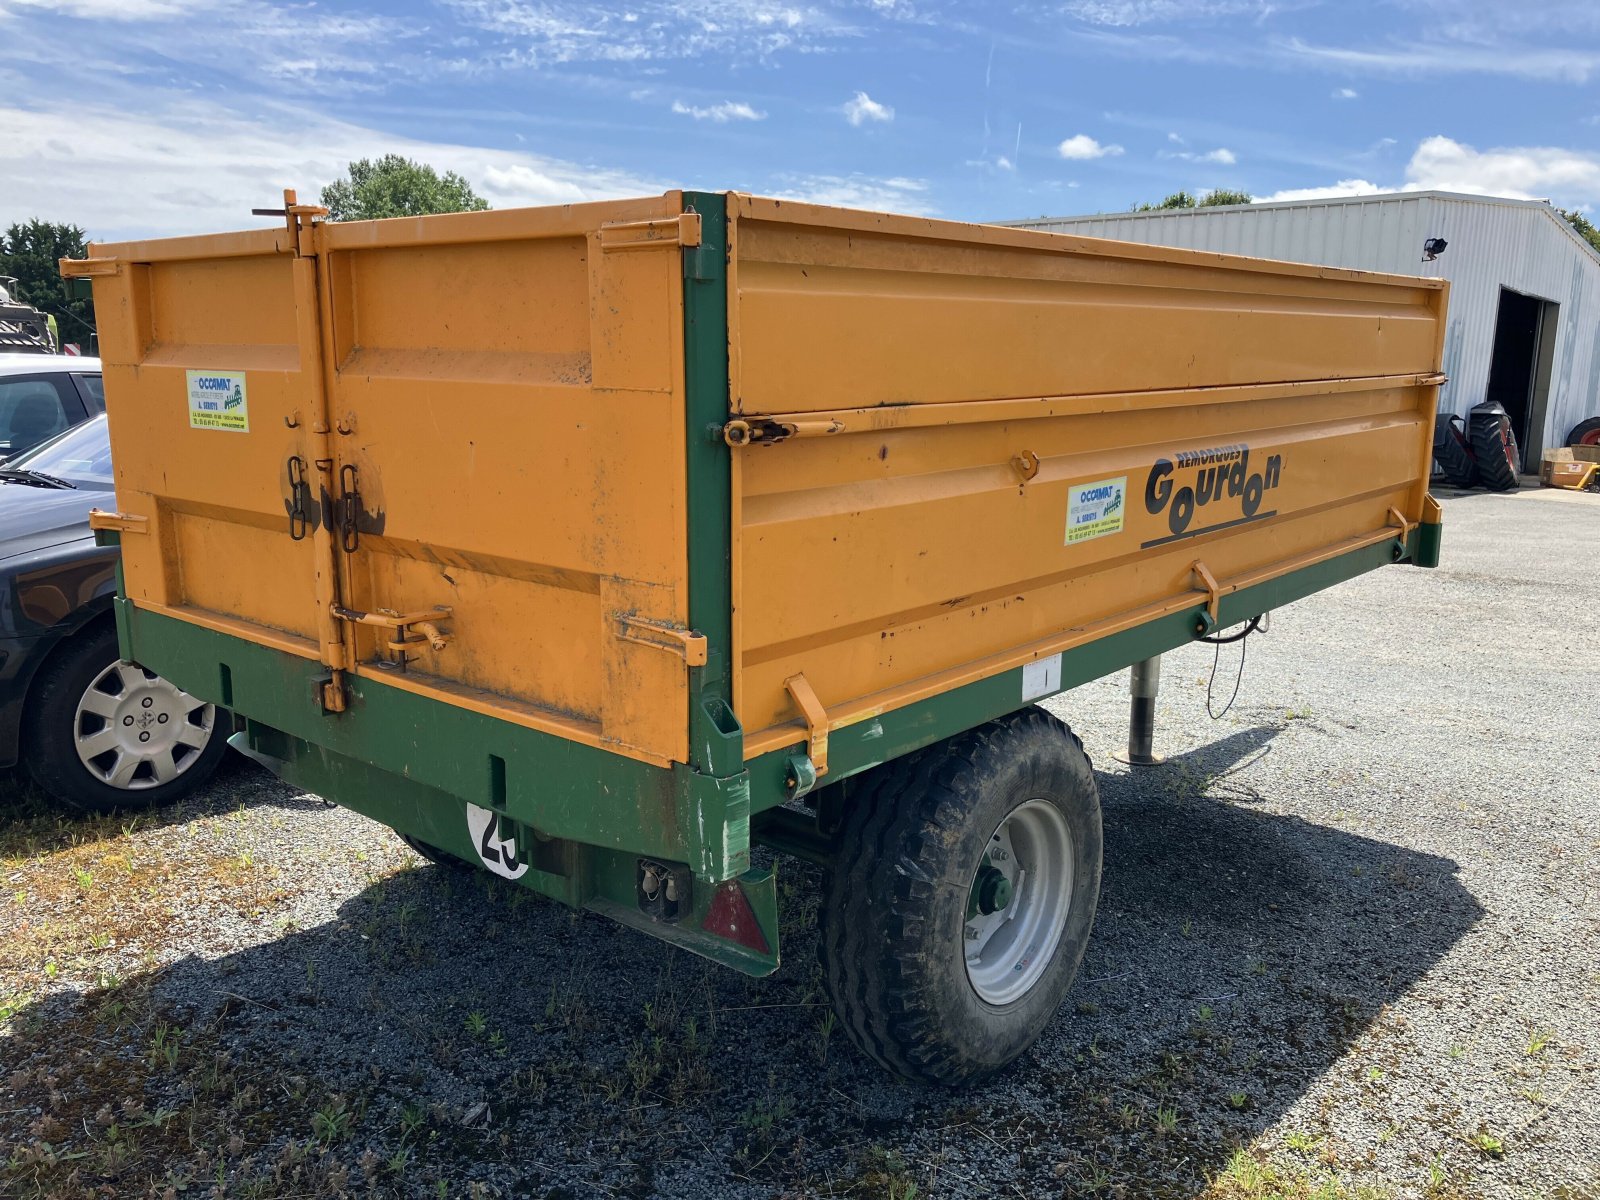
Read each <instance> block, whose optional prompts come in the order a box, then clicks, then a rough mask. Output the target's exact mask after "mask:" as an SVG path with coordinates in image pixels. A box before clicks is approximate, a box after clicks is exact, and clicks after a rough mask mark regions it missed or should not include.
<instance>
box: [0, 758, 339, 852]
mask: <svg viewBox="0 0 1600 1200" xmlns="http://www.w3.org/2000/svg"><path fill="white" fill-rule="evenodd" d="M264 804H271V805H275V806H277V807H279V808H283V809H287V810H289V811H291V812H293V811H296V810H308V809H317V808H321V807H323V802H322V801H321V800H320V799H318V798H317V797H315V796H307V795H306V794H305V793H304V792H301V791H298V790H296V789H294V788H291V787H289V786H288V785H287V784H285V783H283V782H281V781H280V780H278V779H277V778H275V777H274V776H273V775H272V773H271V772H269V771H267V770H265V769H264V768H262V767H260V766H258V765H256V764H255V763H253V762H251V761H250V760H249V759H248V758H245V757H244V756H243V755H242V754H235V753H233V752H232V751H229V752H228V753H227V754H225V755H223V757H222V761H221V762H220V763H219V764H218V765H217V772H216V774H215V775H213V776H212V777H211V779H210V780H209V781H208V782H207V783H206V785H205V787H203V788H201V789H200V790H199V791H197V792H196V793H195V794H194V795H193V796H190V797H189V798H188V799H186V800H184V801H183V802H181V803H179V804H166V805H158V806H156V807H154V808H149V809H143V808H137V807H136V808H132V809H129V810H127V811H124V812H120V813H112V814H110V815H109V816H83V815H81V814H78V813H75V812H73V811H72V810H71V809H69V808H67V807H66V806H65V805H62V804H61V803H59V802H58V801H55V800H53V799H52V798H51V797H50V796H49V795H48V794H46V793H45V792H43V791H41V790H40V789H39V788H38V787H37V786H35V784H34V782H33V780H32V779H31V778H30V777H29V776H28V773H27V772H26V771H25V770H23V769H22V768H21V767H20V766H18V767H16V768H13V769H12V770H9V771H0V846H3V845H5V844H7V843H9V842H13V841H16V840H18V839H20V838H24V837H29V836H34V837H39V838H43V839H46V840H48V839H50V838H52V837H57V838H59V837H67V838H70V839H72V840H73V841H82V840H84V839H86V838H90V839H92V838H98V837H101V836H111V835H114V834H115V833H116V832H119V831H120V830H121V829H122V827H123V826H124V825H126V824H127V823H128V822H129V821H132V820H134V819H135V818H137V820H138V825H139V828H141V829H161V828H165V827H166V826H169V825H182V824H185V823H187V822H189V821H192V820H193V819H194V818H196V817H202V816H207V815H214V814H217V813H225V812H233V811H236V810H237V809H240V808H256V807H258V806H260V805H264Z"/></svg>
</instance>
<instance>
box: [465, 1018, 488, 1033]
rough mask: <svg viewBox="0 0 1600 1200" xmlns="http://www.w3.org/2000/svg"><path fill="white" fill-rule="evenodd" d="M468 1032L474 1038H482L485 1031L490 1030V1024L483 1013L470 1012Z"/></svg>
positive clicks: (467, 1025) (467, 1022) (467, 1023)
mask: <svg viewBox="0 0 1600 1200" xmlns="http://www.w3.org/2000/svg"><path fill="white" fill-rule="evenodd" d="M465 1024H466V1030H467V1032H468V1033H470V1034H471V1035H472V1036H473V1037H482V1036H483V1031H484V1030H485V1029H487V1028H489V1022H488V1019H487V1018H486V1017H484V1015H483V1014H482V1013H481V1012H469V1013H468V1014H467V1019H466V1022H465Z"/></svg>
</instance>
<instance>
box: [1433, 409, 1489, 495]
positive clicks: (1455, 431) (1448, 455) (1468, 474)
mask: <svg viewBox="0 0 1600 1200" xmlns="http://www.w3.org/2000/svg"><path fill="white" fill-rule="evenodd" d="M1433 461H1434V462H1436V463H1438V464H1439V474H1441V475H1443V476H1444V480H1445V482H1446V483H1448V484H1449V485H1450V486H1451V487H1458V488H1469V487H1474V486H1476V485H1477V482H1478V465H1477V463H1475V462H1474V461H1473V459H1472V451H1471V450H1470V449H1469V448H1468V446H1467V439H1466V435H1465V434H1464V433H1463V432H1462V430H1461V418H1460V417H1457V416H1450V417H1440V418H1439V423H1438V424H1437V425H1435V426H1434V434H1433Z"/></svg>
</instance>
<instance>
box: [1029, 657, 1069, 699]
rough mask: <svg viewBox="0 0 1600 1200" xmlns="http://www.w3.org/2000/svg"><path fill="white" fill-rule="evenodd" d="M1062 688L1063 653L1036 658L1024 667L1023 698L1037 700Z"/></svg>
mask: <svg viewBox="0 0 1600 1200" xmlns="http://www.w3.org/2000/svg"><path fill="white" fill-rule="evenodd" d="M1060 690H1061V655H1059V654H1052V655H1051V656H1050V657H1049V658H1040V659H1035V660H1034V661H1033V662H1031V663H1029V664H1028V665H1027V666H1025V667H1023V668H1022V698H1023V699H1024V700H1037V699H1038V698H1039V697H1040V696H1048V695H1049V694H1050V693H1051V692H1059V691H1060Z"/></svg>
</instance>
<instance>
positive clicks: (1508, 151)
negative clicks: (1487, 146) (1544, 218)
mask: <svg viewBox="0 0 1600 1200" xmlns="http://www.w3.org/2000/svg"><path fill="white" fill-rule="evenodd" d="M1406 187H1407V188H1408V189H1413V188H1417V189H1430V190H1438V191H1443V192H1471V193H1475V194H1478V195H1485V196H1513V197H1517V198H1520V199H1536V198H1537V199H1542V198H1544V197H1546V196H1548V197H1550V198H1551V199H1554V200H1558V201H1563V202H1565V203H1567V204H1572V203H1591V202H1593V201H1595V200H1600V155H1596V154H1594V153H1592V152H1587V151H1582V150H1565V149H1561V148H1559V147H1555V146H1509V147H1502V148H1498V149H1492V150H1477V149H1474V148H1473V147H1472V146H1468V145H1465V144H1463V143H1461V142H1457V141H1454V140H1452V139H1450V138H1447V137H1431V138H1425V139H1424V140H1423V141H1422V142H1421V143H1420V144H1419V145H1418V146H1417V149H1416V153H1414V154H1413V155H1412V156H1411V162H1410V164H1409V165H1408V166H1407V167H1406Z"/></svg>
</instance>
